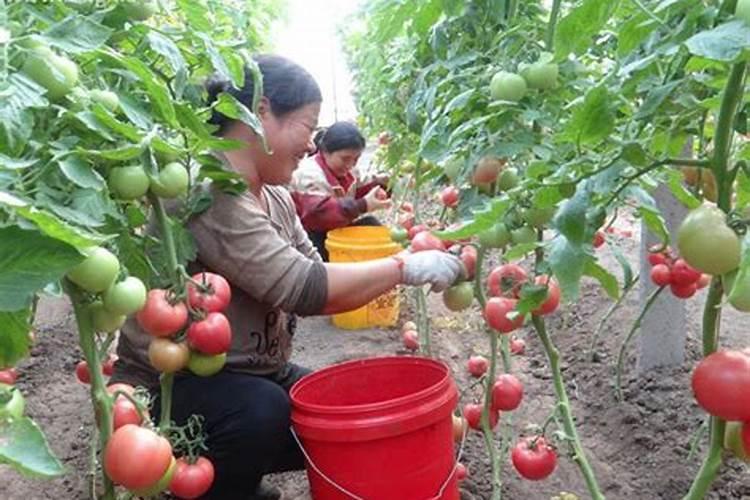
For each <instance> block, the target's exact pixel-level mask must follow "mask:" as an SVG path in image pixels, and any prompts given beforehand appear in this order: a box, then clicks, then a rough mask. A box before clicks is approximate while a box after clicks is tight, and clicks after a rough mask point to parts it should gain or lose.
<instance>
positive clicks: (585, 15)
mask: <svg viewBox="0 0 750 500" xmlns="http://www.w3.org/2000/svg"><path fill="white" fill-rule="evenodd" d="M619 3H620V2H619V1H617V0H583V2H581V3H580V5H579V6H578V7H575V8H573V9H571V10H570V12H568V14H567V15H566V16H565V17H563V18H562V19H560V21H559V22H558V24H557V29H556V30H555V59H557V60H561V59H564V58H565V57H566V56H567V55H568V54H570V53H571V52H573V53H575V54H582V53H583V52H585V51H587V50H589V49H590V48H591V46H592V44H593V43H594V37H595V36H596V35H597V34H598V33H599V32H600V31H601V30H602V28H604V26H605V24H606V23H607V20H609V18H610V16H611V15H612V13H613V12H614V11H615V10H616V9H617V6H618V4H619Z"/></svg>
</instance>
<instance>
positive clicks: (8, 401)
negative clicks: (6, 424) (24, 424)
mask: <svg viewBox="0 0 750 500" xmlns="http://www.w3.org/2000/svg"><path fill="white" fill-rule="evenodd" d="M25 408H26V400H25V399H24V397H23V394H21V391H19V390H18V388H17V387H14V386H12V385H8V384H0V419H6V418H21V417H22V416H23V411H24V409H25Z"/></svg>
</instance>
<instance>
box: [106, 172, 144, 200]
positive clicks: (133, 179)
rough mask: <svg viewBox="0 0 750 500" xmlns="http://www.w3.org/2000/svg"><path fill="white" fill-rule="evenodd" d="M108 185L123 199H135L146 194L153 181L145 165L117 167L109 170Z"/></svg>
mask: <svg viewBox="0 0 750 500" xmlns="http://www.w3.org/2000/svg"><path fill="white" fill-rule="evenodd" d="M107 185H108V186H109V189H110V191H112V193H114V195H115V196H117V197H118V198H120V199H122V200H135V199H137V198H140V197H142V196H145V195H146V193H147V192H148V188H149V186H150V185H151V182H150V181H149V180H148V175H146V171H145V170H143V167H141V166H140V165H134V166H130V167H115V168H113V169H112V170H110V172H109V179H107Z"/></svg>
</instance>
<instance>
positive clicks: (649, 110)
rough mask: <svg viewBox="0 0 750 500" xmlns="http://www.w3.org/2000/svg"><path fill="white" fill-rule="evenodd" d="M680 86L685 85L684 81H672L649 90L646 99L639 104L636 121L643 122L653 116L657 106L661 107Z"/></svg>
mask: <svg viewBox="0 0 750 500" xmlns="http://www.w3.org/2000/svg"><path fill="white" fill-rule="evenodd" d="M680 85H685V81H684V80H673V81H671V82H668V83H665V84H664V85H659V86H657V87H654V88H652V89H651V90H649V93H648V95H647V96H646V99H645V100H644V101H643V104H641V107H640V108H639V109H638V112H637V113H636V114H635V116H634V118H635V119H636V120H645V119H647V118H649V117H651V116H653V115H654V114H655V113H656V112H657V111H658V110H659V106H661V105H662V104H663V103H664V101H665V100H667V98H668V97H669V96H670V95H671V94H672V92H673V91H674V90H675V89H676V88H677V87H679V86H680Z"/></svg>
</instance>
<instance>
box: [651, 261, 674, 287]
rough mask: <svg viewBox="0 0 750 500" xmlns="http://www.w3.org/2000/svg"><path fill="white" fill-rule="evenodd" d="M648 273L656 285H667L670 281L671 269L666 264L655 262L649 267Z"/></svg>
mask: <svg viewBox="0 0 750 500" xmlns="http://www.w3.org/2000/svg"><path fill="white" fill-rule="evenodd" d="M650 275H651V281H653V282H654V285H656V286H667V285H669V284H670V283H671V282H672V271H670V270H669V267H667V265H666V264H656V265H655V266H654V267H652V268H651V272H650Z"/></svg>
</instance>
